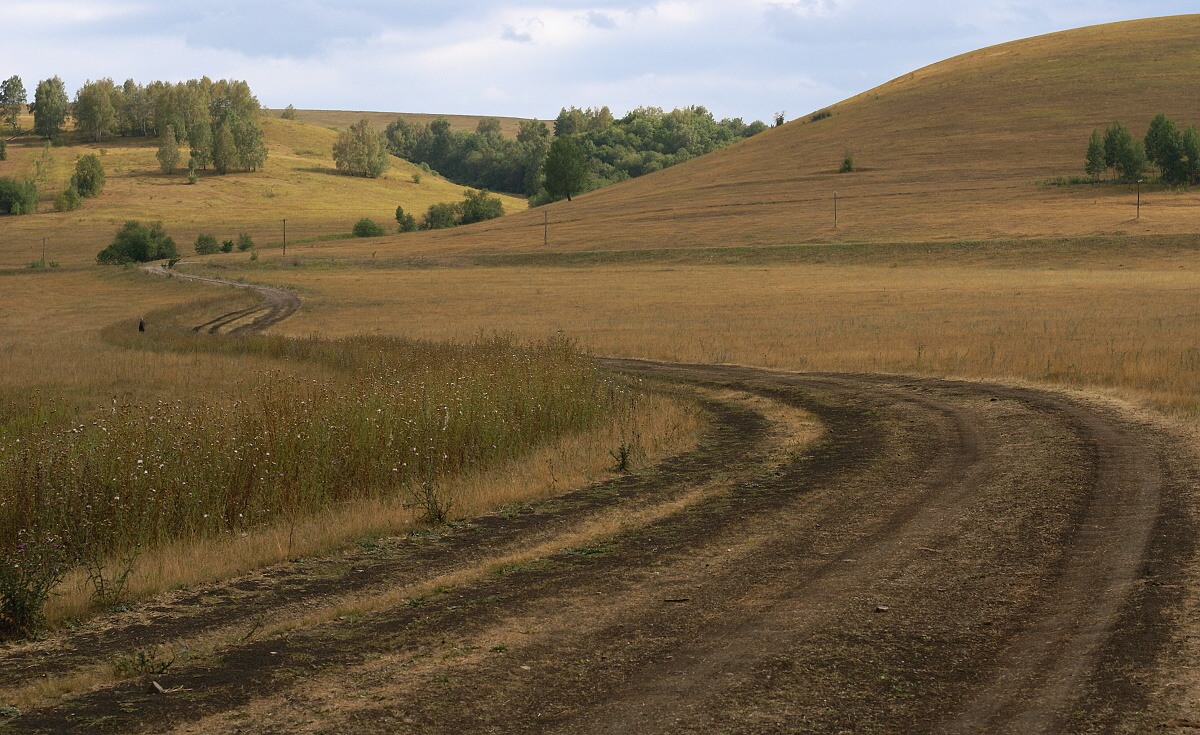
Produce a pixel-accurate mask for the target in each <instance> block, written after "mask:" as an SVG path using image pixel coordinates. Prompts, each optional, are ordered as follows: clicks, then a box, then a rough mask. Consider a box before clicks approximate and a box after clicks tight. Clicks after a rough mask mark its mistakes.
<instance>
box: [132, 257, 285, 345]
mask: <svg viewBox="0 0 1200 735" xmlns="http://www.w3.org/2000/svg"><path fill="white" fill-rule="evenodd" d="M145 270H146V272H147V273H153V274H155V275H159V276H163V277H166V278H180V279H183V280H185V281H199V282H201V283H211V284H213V285H215V286H229V287H232V288H243V289H246V290H248V291H253V292H255V293H256V294H258V295H259V296H260V297H261V299H262V300H261V301H260V302H259V303H257V304H255V305H254V306H251V307H248V308H246V309H239V310H238V311H231V312H229V313H228V314H222V315H221V316H219V317H217V318H216V319H212V320H210V321H207V322H205V323H203V324H199V325H197V326H195V327H194V328H193V329H194V330H195V331H197V332H205V333H208V334H217V333H226V334H248V333H253V332H261V331H263V330H264V329H266V328H268V327H271V326H274V325H276V324H278V323H279V322H281V321H283V320H284V319H287V318H288V317H289V316H291V315H292V314H294V313H295V312H296V310H297V309H299V308H300V298H299V297H298V296H296V294H294V293H292V292H291V291H288V290H287V289H284V288H275V287H273V286H262V285H259V284H254V283H237V282H236V281H226V280H223V279H220V278H208V277H205V276H197V275H193V274H190V273H184V272H182V271H177V270H174V269H170V268H166V267H165V266H161V265H148V266H146V267H145Z"/></svg>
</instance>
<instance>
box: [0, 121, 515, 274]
mask: <svg viewBox="0 0 1200 735" xmlns="http://www.w3.org/2000/svg"><path fill="white" fill-rule="evenodd" d="M30 125H31V121H30V120H29V119H28V118H27V119H26V121H25V127H26V129H28V127H29V126H30ZM263 133H264V138H265V140H266V143H267V147H268V149H269V151H270V153H269V156H268V158H267V165H266V167H265V169H264V170H262V171H260V172H257V173H237V174H231V175H228V176H216V175H214V174H212V172H200V173H201V176H200V179H199V181H198V182H197V183H196V184H195V185H194V186H189V185H187V182H186V176H185V175H184V174H182V173H176V174H174V175H172V176H166V175H163V174H162V173H160V172H159V170H158V162H157V161H156V159H155V152H156V146H157V140H155V139H145V138H115V139H111V140H106V141H103V142H101V143H98V144H90V143H89V144H82V143H81V144H78V145H69V146H64V147H61V148H49V149H46V148H44V142H43V141H41V140H39V139H37V138H35V137H34V136H32V135H23V136H19V137H17V138H15V139H13V140H11V142H10V143H9V146H8V153H9V155H8V160H7V161H0V176H11V177H15V178H23V177H25V176H29V175H32V174H33V173H34V172H35V170H36V167H37V162H38V160H39V159H40V158H42V157H43V156H45V163H44V164H43V166H44V169H45V170H46V171H47V174H46V177H45V182H44V183H43V184H42V187H41V188H42V193H41V201H40V206H39V210H38V212H37V213H35V214H32V215H24V216H19V217H10V216H6V217H4V218H3V220H2V221H3V227H4V230H3V232H4V236H3V238H0V268H15V267H21V266H24V265H26V264H27V263H29V262H31V261H33V260H36V259H37V258H38V257H40V254H41V246H42V238H45V240H46V248H47V259H48V260H55V261H57V262H60V263H61V264H62V265H64V266H66V265H72V264H88V263H94V262H95V256H96V253H97V252H98V251H99V250H100V249H102V248H103V247H105V245H107V244H108V243H109V242H110V241H111V240H112V236H113V233H114V232H115V231H116V230H117V228H118V227H119V226H120V224H121V223H122V222H124V221H125V220H129V219H138V220H162V222H163V224H164V227H165V228H166V230H167V232H168V233H169V234H170V235H171V236H172V237H173V238H174V239H175V241H176V242H177V243H178V244H179V246H180V250H181V252H183V253H191V252H192V247H191V246H192V242H193V241H194V240H195V238H196V235H197V234H198V233H200V232H207V233H210V234H213V235H215V236H216V237H217V238H218V239H226V238H232V237H235V236H236V235H237V234H238V233H239V232H247V233H249V234H250V235H251V236H252V237H253V238H254V240H255V241H256V242H257V243H259V244H260V245H269V244H275V245H277V244H279V242H280V241H281V239H282V226H283V224H282V220H283V219H285V218H286V219H287V228H288V240H289V242H294V241H297V240H303V239H312V238H317V237H323V236H332V235H336V234H339V233H347V232H349V231H350V227H351V226H352V225H353V224H354V222H355V221H356V220H357V219H358V218H359V217H364V216H367V217H371V218H372V219H374V220H375V221H377V222H379V223H380V224H382V225H384V226H385V227H388V228H389V229H390V228H392V227H393V226H394V225H395V220H394V215H395V210H396V206H397V205H401V206H403V207H404V208H405V210H407V211H409V212H414V213H417V214H418V215H419V214H420V213H422V212H424V211H425V210H426V209H427V208H428V207H429V205H431V204H434V203H437V202H445V201H458V200H460V199H462V193H463V187H462V186H459V185H458V184H454V183H452V182H449V181H447V180H445V179H443V178H441V177H439V176H433V175H430V174H425V173H423V174H422V175H421V177H420V183H415V182H414V181H413V175H414V173H417V172H418V171H419V169H417V167H415V166H413V165H412V164H410V163H408V162H407V161H402V160H400V159H393V160H392V167H391V168H390V169H389V170H388V172H387V173H386V174H385V175H384V177H382V178H380V179H364V178H357V177H352V176H344V175H342V174H340V173H339V172H338V171H337V170H336V169H335V168H334V163H333V154H332V146H333V142H334V140H335V139H336V137H337V133H335V132H334V131H332V130H330V129H328V128H325V127H322V126H319V125H314V124H310V123H305V122H300V121H288V120H280V119H277V118H271V117H264V119H263ZM84 153H97V154H99V155H100V158H101V161H102V162H103V164H104V167H105V171H106V173H107V179H108V182H107V185H106V187H105V189H104V191H103V192H102V193H101V195H100V196H99V197H96V198H95V199H89V200H85V202H84V205H83V208H82V209H79V210H77V211H74V212H61V213H60V212H55V211H54V207H53V201H54V195H55V194H57V193H58V192H59V191H61V190H62V188H63V187H64V186H66V183H67V181H68V180H69V179H70V177H71V173H72V171H73V168H74V165H75V160H76V159H77V158H78V157H79V156H80V155H82V154H84ZM502 199H503V200H504V203H505V207H506V209H508V210H509V211H514V210H521V209H524V208H525V202H524V201H523V200H521V199H518V198H516V197H508V196H505V197H502Z"/></svg>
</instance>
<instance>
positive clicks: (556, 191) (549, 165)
mask: <svg viewBox="0 0 1200 735" xmlns="http://www.w3.org/2000/svg"><path fill="white" fill-rule="evenodd" d="M545 177H546V183H545V186H546V191H547V192H549V193H550V195H551V196H552V197H555V198H556V199H561V198H563V197H566V198H567V201H568V202H569V201H571V197H572V195H574V194H578V193H579V192H581V191H583V188H584V187H585V186H587V182H588V165H587V154H586V153H584V150H583V147H582V146H580V145H579V143H577V142H575V141H574V140H573V139H571V138H555V139H554V142H553V143H551V144H550V152H549V153H548V154H546V164H545Z"/></svg>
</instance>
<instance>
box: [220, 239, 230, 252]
mask: <svg viewBox="0 0 1200 735" xmlns="http://www.w3.org/2000/svg"><path fill="white" fill-rule="evenodd" d="M221 252H222V253H232V252H233V240H225V241H224V242H222V243H221Z"/></svg>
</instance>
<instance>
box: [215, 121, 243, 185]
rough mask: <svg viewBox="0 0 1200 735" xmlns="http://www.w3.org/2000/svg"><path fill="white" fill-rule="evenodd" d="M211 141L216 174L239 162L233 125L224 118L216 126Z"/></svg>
mask: <svg viewBox="0 0 1200 735" xmlns="http://www.w3.org/2000/svg"><path fill="white" fill-rule="evenodd" d="M215 138H216V139H215V140H214V141H213V149H212V151H213V152H212V163H213V168H215V169H216V170H217V173H218V174H227V173H229V172H230V171H231V170H232V169H234V168H237V167H238V165H239V164H240V163H241V161H240V159H239V156H238V149H237V143H236V142H234V140H233V127H232V126H231V125H230V124H229V121H228V120H225V121H224V122H222V123H221V124H220V126H219V127H217V134H216V136H215Z"/></svg>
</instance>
